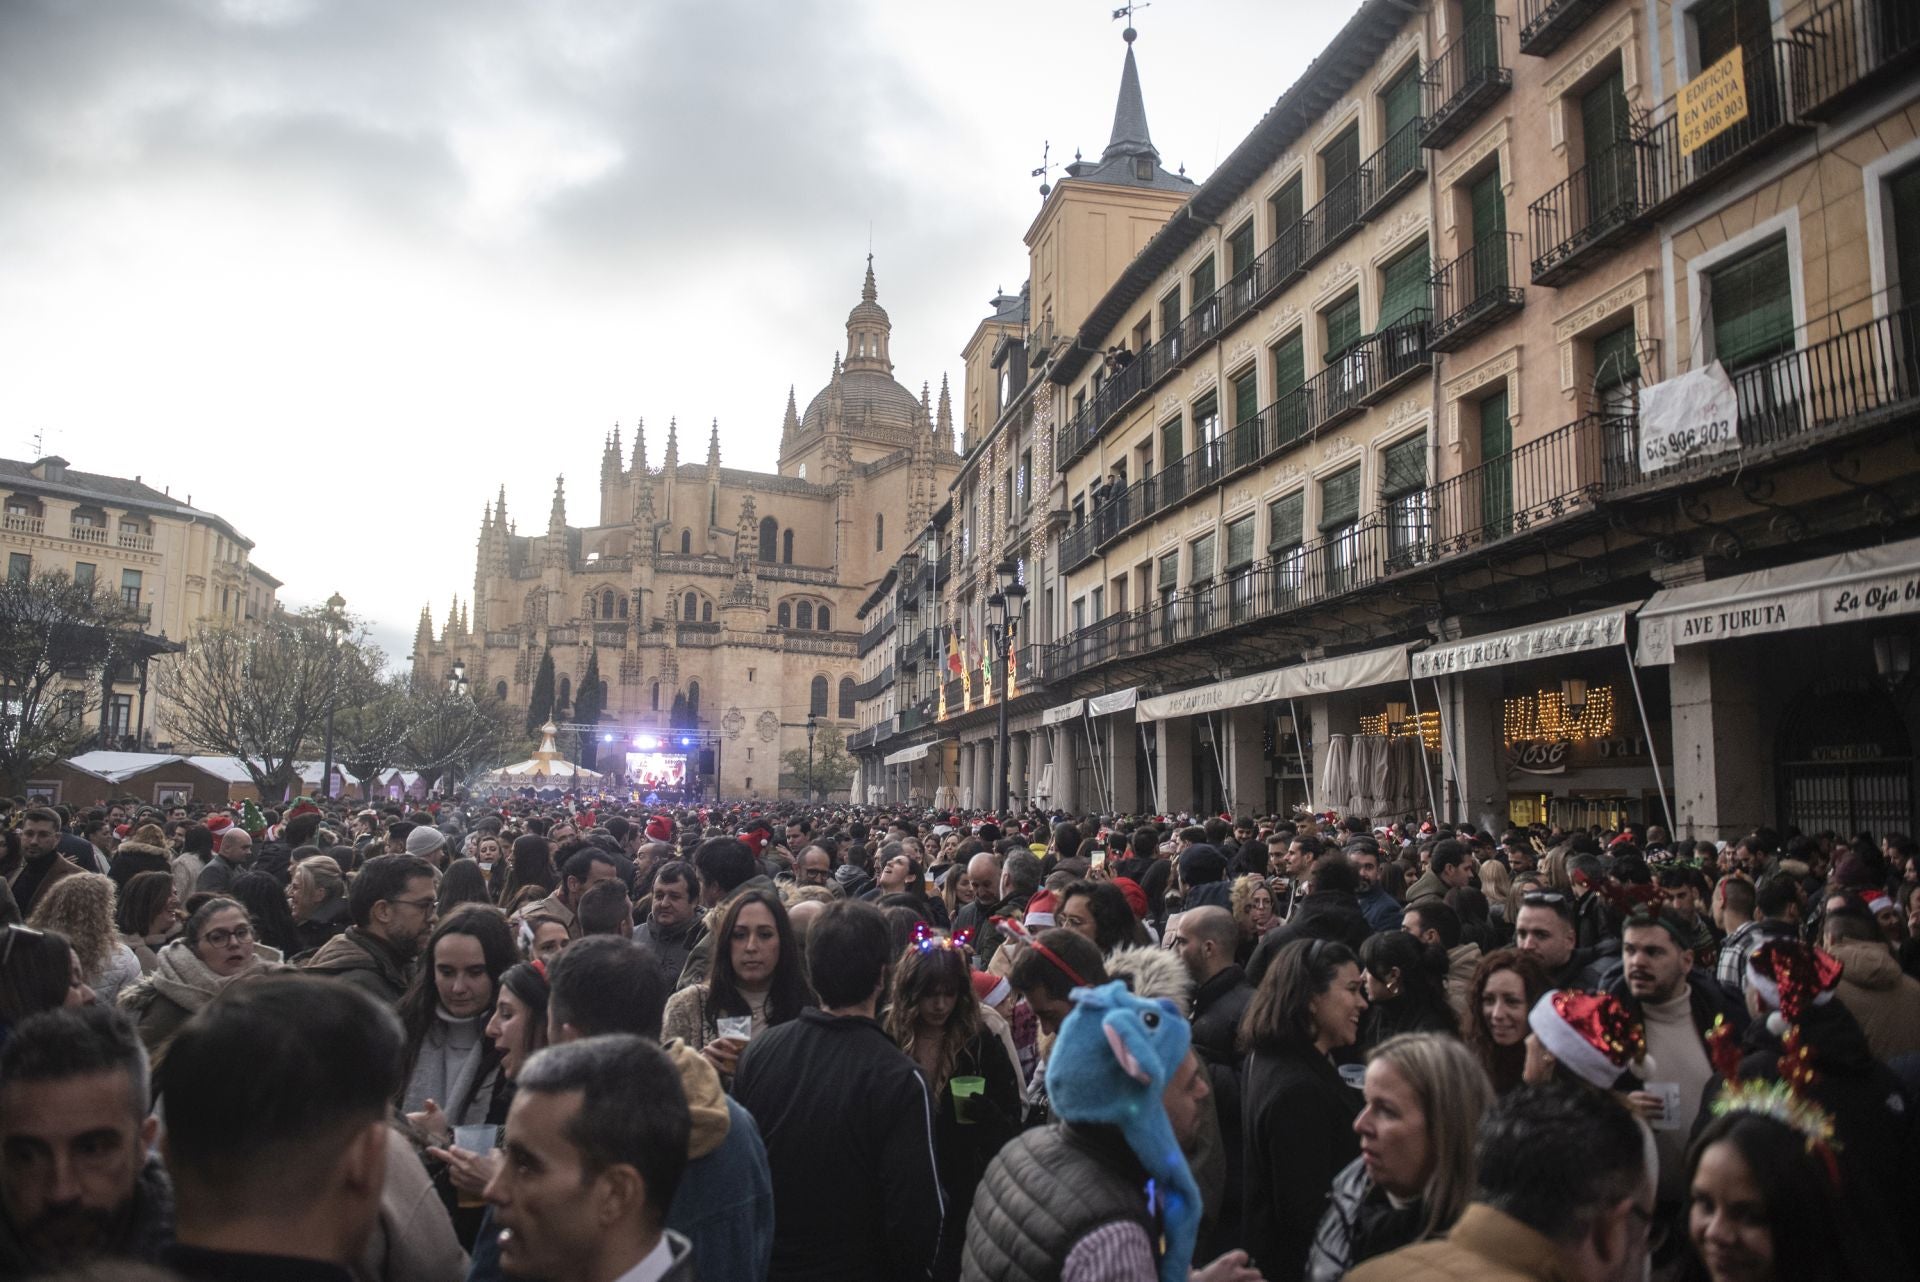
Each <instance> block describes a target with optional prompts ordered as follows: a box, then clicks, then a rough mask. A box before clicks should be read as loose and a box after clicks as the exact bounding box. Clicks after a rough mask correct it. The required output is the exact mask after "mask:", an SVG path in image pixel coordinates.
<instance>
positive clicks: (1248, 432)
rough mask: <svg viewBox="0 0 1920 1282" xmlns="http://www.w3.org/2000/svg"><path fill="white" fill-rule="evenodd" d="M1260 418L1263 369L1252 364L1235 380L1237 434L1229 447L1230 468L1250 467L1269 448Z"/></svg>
mask: <svg viewBox="0 0 1920 1282" xmlns="http://www.w3.org/2000/svg"><path fill="white" fill-rule="evenodd" d="M1259 418H1260V370H1259V368H1258V367H1257V366H1253V365H1249V366H1247V369H1246V372H1245V373H1244V374H1242V375H1240V377H1238V378H1236V379H1234V380H1233V435H1232V437H1231V438H1230V440H1231V442H1232V443H1231V445H1230V446H1229V447H1228V458H1227V461H1226V465H1227V466H1228V467H1230V468H1242V467H1246V466H1248V465H1249V464H1251V463H1252V462H1253V461H1254V460H1255V459H1257V458H1259V457H1260V455H1261V452H1262V451H1263V450H1264V449H1265V448H1266V445H1267V442H1265V441H1263V440H1262V439H1261V436H1262V433H1261V431H1260V425H1259V421H1258V420H1259Z"/></svg>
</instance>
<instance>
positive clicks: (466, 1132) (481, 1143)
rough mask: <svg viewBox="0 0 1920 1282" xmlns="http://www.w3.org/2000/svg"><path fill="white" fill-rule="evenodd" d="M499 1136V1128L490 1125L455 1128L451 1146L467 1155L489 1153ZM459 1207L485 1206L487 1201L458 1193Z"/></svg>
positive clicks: (473, 1194)
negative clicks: (465, 1152)
mask: <svg viewBox="0 0 1920 1282" xmlns="http://www.w3.org/2000/svg"><path fill="white" fill-rule="evenodd" d="M499 1136H500V1128H499V1127H498V1126H492V1125H476V1126H456V1127H454V1128H453V1146H454V1147H455V1148H463V1149H465V1150H467V1152H469V1153H491V1152H493V1146H494V1142H495V1141H496V1140H497V1139H498V1138H499ZM456 1200H457V1201H458V1202H459V1204H460V1205H461V1206H466V1207H475V1206H485V1205H486V1204H487V1201H486V1199H485V1198H483V1197H481V1196H480V1195H479V1194H478V1193H469V1192H467V1191H466V1190H465V1189H461V1190H460V1191H459V1196H458V1198H457V1199H456Z"/></svg>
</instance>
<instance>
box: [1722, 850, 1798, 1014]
mask: <svg viewBox="0 0 1920 1282" xmlns="http://www.w3.org/2000/svg"><path fill="white" fill-rule="evenodd" d="M1714 901H1715V906H1716V911H1717V912H1718V913H1719V914H1720V928H1721V929H1722V930H1724V931H1726V932H1727V937H1726V938H1725V939H1723V940H1722V941H1721V942H1720V956H1719V958H1718V960H1717V961H1716V963H1715V971H1714V974H1715V977H1716V978H1718V979H1719V981H1720V982H1721V983H1723V984H1727V985H1729V986H1731V987H1734V988H1737V989H1739V990H1740V991H1741V992H1742V993H1744V992H1746V990H1747V959H1748V958H1749V957H1751V956H1753V953H1754V950H1755V949H1757V948H1759V947H1760V945H1762V944H1764V943H1766V942H1767V941H1768V940H1769V939H1798V938H1799V937H1800V918H1801V913H1802V900H1801V891H1800V883H1799V882H1797V881H1795V880H1794V879H1793V878H1792V877H1780V876H1774V877H1769V878H1767V883H1766V885H1764V886H1761V887H1759V888H1758V889H1757V890H1756V889H1755V888H1754V885H1753V883H1752V882H1750V881H1747V880H1745V879H1744V878H1740V877H1726V878H1723V879H1722V880H1721V882H1720V888H1719V890H1717V891H1716V892H1714Z"/></svg>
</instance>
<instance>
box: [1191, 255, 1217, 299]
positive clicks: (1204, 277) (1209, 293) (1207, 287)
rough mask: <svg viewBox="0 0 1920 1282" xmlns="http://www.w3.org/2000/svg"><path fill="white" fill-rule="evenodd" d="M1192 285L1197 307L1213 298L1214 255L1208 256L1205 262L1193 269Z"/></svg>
mask: <svg viewBox="0 0 1920 1282" xmlns="http://www.w3.org/2000/svg"><path fill="white" fill-rule="evenodd" d="M1190 284H1191V288H1192V290H1193V293H1192V298H1193V305H1194V306H1195V307H1198V306H1200V305H1201V304H1202V303H1204V302H1206V301H1207V299H1209V298H1211V297H1213V290H1214V265H1213V255H1212V254H1208V255H1207V257H1206V259H1205V261H1203V262H1202V263H1201V264H1200V265H1199V266H1198V267H1196V268H1194V269H1193V279H1192V281H1191V282H1190Z"/></svg>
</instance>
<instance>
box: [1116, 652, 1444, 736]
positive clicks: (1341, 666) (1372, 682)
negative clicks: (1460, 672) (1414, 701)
mask: <svg viewBox="0 0 1920 1282" xmlns="http://www.w3.org/2000/svg"><path fill="white" fill-rule="evenodd" d="M1406 679H1407V648H1406V647H1405V646H1403V645H1390V646H1387V647H1385V648H1384V649H1380V650H1364V651H1362V652H1361V653H1359V654H1346V655H1342V656H1340V657H1339V658H1337V659H1314V660H1310V661H1309V662H1306V663H1296V664H1293V665H1291V666H1289V667H1285V668H1275V669H1273V670H1272V671H1271V672H1256V673H1254V674H1253V675H1251V676H1245V677H1234V678H1233V679H1232V680H1230V681H1216V682H1215V683H1214V684H1212V685H1208V686H1199V687H1197V688H1195V689H1192V690H1180V691H1176V692H1175V693H1173V694H1159V695H1155V696H1154V697H1153V698H1151V699H1142V700H1141V701H1140V706H1139V707H1137V708H1135V709H1134V711H1133V715H1134V719H1135V720H1136V721H1166V720H1168V719H1169V718H1172V717H1193V716H1201V715H1204V714H1206V713H1209V712H1223V711H1225V710H1226V709H1229V708H1246V707H1251V706H1253V705H1254V704H1260V703H1271V702H1273V701H1274V700H1275V699H1297V698H1301V697H1303V696H1306V695H1315V694H1334V693H1336V692H1338V691H1341V690H1358V689H1361V688H1363V687H1365V686H1377V685H1385V684H1386V683H1387V682H1389V681H1405V680H1406Z"/></svg>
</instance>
